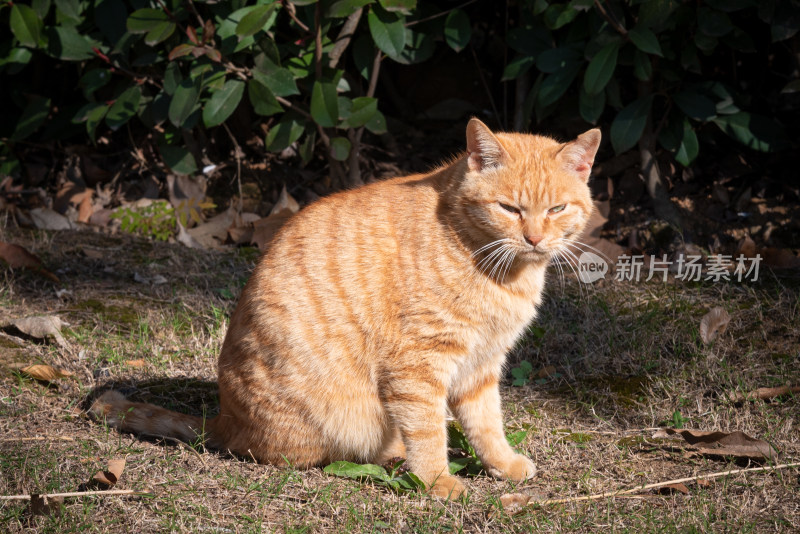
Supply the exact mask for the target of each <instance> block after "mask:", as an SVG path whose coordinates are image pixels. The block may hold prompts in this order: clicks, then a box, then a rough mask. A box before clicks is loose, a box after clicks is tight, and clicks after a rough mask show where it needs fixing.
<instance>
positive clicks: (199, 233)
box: [186, 206, 236, 249]
mask: <svg viewBox="0 0 800 534" xmlns="http://www.w3.org/2000/svg"><path fill="white" fill-rule="evenodd" d="M235 216H236V209H235V208H234V207H233V206H231V207H229V208H228V209H227V210H225V211H223V212H222V213H220V214H218V215H215V216H214V217H212V218H211V219H209V220H208V222H206V223H203V224H200V225H198V226H195V227H194V228H189V229H188V230H186V232H187V233H188V234H189V235H190V236H192V238H194V239H195V240H196V241H197V242H198V243H199V244H200V245H202V247H203V248H211V249H217V248H220V245H222V243H224V242H225V239H227V237H228V228H229V227H230V226H231V224H233V221H234V219H235Z"/></svg>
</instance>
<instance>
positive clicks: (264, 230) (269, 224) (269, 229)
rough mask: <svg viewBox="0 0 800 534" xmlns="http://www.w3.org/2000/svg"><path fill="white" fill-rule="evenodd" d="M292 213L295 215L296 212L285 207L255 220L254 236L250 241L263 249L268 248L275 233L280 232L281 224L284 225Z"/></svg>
mask: <svg viewBox="0 0 800 534" xmlns="http://www.w3.org/2000/svg"><path fill="white" fill-rule="evenodd" d="M292 215H294V213H292V211H291V210H289V209H285V210H283V211H279V212H277V213H273V214H271V215H270V216H269V217H264V218H263V219H260V220H258V221H256V222H254V223H253V237H252V239H251V241H250V242H251V243H253V244H254V245H256V246H257V247H258V249H259V250H261V251H264V250H267V248H269V244H270V243H271V242H272V239H273V238H274V237H275V234H277V233H278V230H280V229H281V226H283V225H284V224H285V223H286V221H288V220H289V218H290V217H291V216H292Z"/></svg>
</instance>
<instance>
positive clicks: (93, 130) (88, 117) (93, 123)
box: [84, 102, 109, 143]
mask: <svg viewBox="0 0 800 534" xmlns="http://www.w3.org/2000/svg"><path fill="white" fill-rule="evenodd" d="M87 106H90V108H89V109H88V110H87V111H86V113H85V118H84V120H85V122H86V133H88V134H89V138H90V139H91V140H92V142H93V143H94V142H95V139H96V137H97V126H98V125H99V124H100V122H101V121H102V120H103V118H104V117H105V116H106V113H108V110H109V106H108V105H107V104H100V103H94V102H90V103H88V104H87Z"/></svg>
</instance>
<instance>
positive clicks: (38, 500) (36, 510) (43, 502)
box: [31, 493, 64, 515]
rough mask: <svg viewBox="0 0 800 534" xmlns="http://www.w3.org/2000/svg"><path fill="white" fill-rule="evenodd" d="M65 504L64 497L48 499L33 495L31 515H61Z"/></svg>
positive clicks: (36, 494)
mask: <svg viewBox="0 0 800 534" xmlns="http://www.w3.org/2000/svg"><path fill="white" fill-rule="evenodd" d="M63 504H64V499H63V498H62V497H46V496H43V495H39V494H38V493H32V494H31V515H59V514H60V513H61V507H62V506H63Z"/></svg>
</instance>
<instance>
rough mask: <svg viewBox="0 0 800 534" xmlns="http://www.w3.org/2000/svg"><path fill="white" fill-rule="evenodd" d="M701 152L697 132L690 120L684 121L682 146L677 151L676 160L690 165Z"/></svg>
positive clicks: (685, 165)
mask: <svg viewBox="0 0 800 534" xmlns="http://www.w3.org/2000/svg"><path fill="white" fill-rule="evenodd" d="M699 152H700V143H698V141H697V134H695V133H694V130H693V129H692V126H691V124H689V121H688V120H686V121H684V126H683V139H682V140H681V144H680V147H679V148H678V151H677V152H676V153H675V161H677V162H678V163H680V164H681V165H683V166H684V167H688V166H689V165H691V163H692V162H693V161H694V159H695V158H696V157H697V154H698V153H699Z"/></svg>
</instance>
